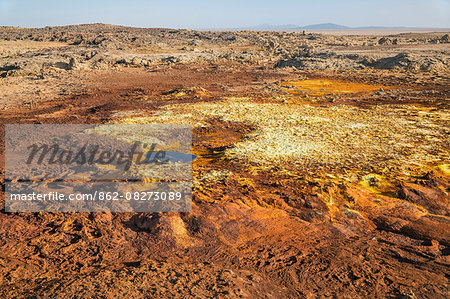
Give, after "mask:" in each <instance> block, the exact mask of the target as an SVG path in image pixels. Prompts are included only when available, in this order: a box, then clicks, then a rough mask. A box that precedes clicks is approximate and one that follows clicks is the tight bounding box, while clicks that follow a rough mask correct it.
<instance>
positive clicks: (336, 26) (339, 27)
mask: <svg viewBox="0 0 450 299" xmlns="http://www.w3.org/2000/svg"><path fill="white" fill-rule="evenodd" d="M404 29H412V30H418V29H431V28H419V27H401V26H400V27H382V26H367V27H348V26H343V25H339V24H333V23H322V24H314V25H308V26H298V25H293V24H286V25H270V24H262V25H257V26H251V27H242V28H231V30H404ZM435 29H443V28H435Z"/></svg>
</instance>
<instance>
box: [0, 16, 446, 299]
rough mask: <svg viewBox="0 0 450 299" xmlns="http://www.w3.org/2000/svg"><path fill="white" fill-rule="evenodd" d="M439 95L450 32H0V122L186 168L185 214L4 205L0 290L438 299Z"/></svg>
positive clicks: (442, 152)
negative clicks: (132, 133) (171, 138)
mask: <svg viewBox="0 0 450 299" xmlns="http://www.w3.org/2000/svg"><path fill="white" fill-rule="evenodd" d="M449 95H450V37H449V33H448V32H447V33H446V32H418V33H401V34H393V35H388V34H383V32H379V33H378V34H373V33H372V34H370V35H336V34H323V33H309V32H305V33H304V32H296V31H295V32H277V31H261V32H257V31H228V32H226V31H194V30H174V29H146V28H132V27H122V26H115V25H105V24H90V25H74V26H64V27H45V28H36V29H32V28H28V29H26V28H18V27H0V119H1V122H2V126H3V124H19V123H24V124H25V123H26V124H81V123H88V124H140V123H143V124H145V123H173V124H188V125H191V126H192V127H193V153H194V154H195V155H196V156H197V159H196V160H195V161H194V162H193V204H192V212H186V213H43V212H37V213H25V212H24V213H6V212H4V211H2V212H1V213H0V297H2V298H37V297H40V295H43V294H46V297H49V298H63V297H64V298H65V297H68V298H88V297H95V298H97V297H98V298H112V297H133V298H148V297H154V298H166V297H177V298H178V297H181V298H189V297H198V298H204V297H218V298H236V297H240V298H298V297H300V298H329V297H335V298H386V297H387V298H449V296H450V293H449V291H450V290H449V278H450V268H449V266H450V247H449V246H450V218H449V212H450V209H449V190H450V144H449V141H450V138H449V133H450V122H449V117H450V110H449V108H450V107H449ZM0 139H1V140H2V144H3V140H4V139H5V135H4V131H3V130H2V131H1V134H0ZM0 153H1V157H2V158H3V160H4V148H3V147H2V150H1V152H0ZM1 170H2V181H1V184H2V191H1V192H2V196H1V198H2V199H1V200H2V205H3V201H4V191H5V188H4V186H5V181H4V176H3V174H4V167H2V168H1Z"/></svg>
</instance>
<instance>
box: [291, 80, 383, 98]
mask: <svg viewBox="0 0 450 299" xmlns="http://www.w3.org/2000/svg"><path fill="white" fill-rule="evenodd" d="M283 87H284V88H286V89H288V92H289V93H292V94H298V93H307V94H309V95H313V96H314V95H315V96H320V95H326V94H343V93H356V92H369V91H376V90H379V89H380V88H383V89H384V88H386V87H385V86H382V85H369V84H363V83H357V82H345V81H340V80H329V79H311V80H300V81H288V82H285V84H284V85H283Z"/></svg>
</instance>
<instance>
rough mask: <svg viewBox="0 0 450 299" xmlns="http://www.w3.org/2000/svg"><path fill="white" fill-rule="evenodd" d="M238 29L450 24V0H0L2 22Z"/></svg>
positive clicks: (38, 25)
mask: <svg viewBox="0 0 450 299" xmlns="http://www.w3.org/2000/svg"><path fill="white" fill-rule="evenodd" d="M97 22H100V23H108V24H118V25H130V26H138V27H170V28H193V29H198V28H235V27H245V26H253V25H259V24H273V25H281V24H296V25H310V24H317V23H328V22H330V23H337V24H342V25H347V26H372V25H373V26H413V27H445V28H450V0H311V1H302V0H297V1H294V0H275V1H267V0H221V1H215V0H209V1H206V0H185V1H182V0H159V1H153V0H150V1H144V0H128V1H124V0H122V1H119V0H73V1H70V0H68V1H66V0H0V25H11V26H24V27H42V26H46V25H67V24H81V23H97Z"/></svg>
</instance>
